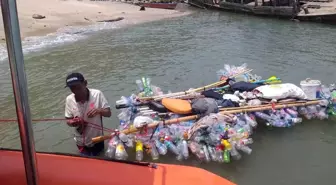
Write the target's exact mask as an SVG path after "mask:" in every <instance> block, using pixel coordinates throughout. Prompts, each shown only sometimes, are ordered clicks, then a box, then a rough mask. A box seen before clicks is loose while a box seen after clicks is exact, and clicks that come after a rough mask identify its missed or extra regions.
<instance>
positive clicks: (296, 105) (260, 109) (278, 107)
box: [220, 100, 320, 114]
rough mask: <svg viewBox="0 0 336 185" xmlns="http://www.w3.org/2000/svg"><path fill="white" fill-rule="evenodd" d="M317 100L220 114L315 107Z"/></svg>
mask: <svg viewBox="0 0 336 185" xmlns="http://www.w3.org/2000/svg"><path fill="white" fill-rule="evenodd" d="M319 103H320V101H319V100H315V101H309V102H304V103H291V104H283V105H275V106H274V107H273V106H272V105H268V106H262V107H256V108H245V109H237V110H228V111H221V112H220V113H221V114H235V113H244V112H258V111H264V110H272V109H283V108H288V107H301V106H308V105H316V104H319Z"/></svg>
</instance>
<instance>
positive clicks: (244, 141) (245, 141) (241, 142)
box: [239, 138, 253, 145]
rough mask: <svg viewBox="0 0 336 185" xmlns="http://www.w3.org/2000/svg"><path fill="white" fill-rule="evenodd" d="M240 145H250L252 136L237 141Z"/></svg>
mask: <svg viewBox="0 0 336 185" xmlns="http://www.w3.org/2000/svg"><path fill="white" fill-rule="evenodd" d="M239 143H240V144H242V145H250V144H252V143H253V139H252V138H247V139H242V140H240V142H239Z"/></svg>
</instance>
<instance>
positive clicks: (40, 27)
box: [0, 0, 191, 43]
mask: <svg viewBox="0 0 336 185" xmlns="http://www.w3.org/2000/svg"><path fill="white" fill-rule="evenodd" d="M17 8H18V16H19V23H20V33H21V39H22V41H23V40H25V39H27V38H29V37H36V36H37V37H38V36H46V35H48V34H51V33H57V32H58V30H60V29H64V28H67V27H70V28H73V27H80V26H90V25H94V24H98V23H99V22H98V21H104V20H111V19H117V18H123V20H118V21H116V22H115V23H117V22H123V24H122V25H123V26H127V25H134V24H140V23H145V22H151V21H157V20H163V19H169V18H174V17H180V16H185V15H189V14H191V11H178V10H165V9H152V8H146V10H145V11H139V10H140V7H139V6H136V5H132V4H127V3H122V2H112V1H90V0H82V1H78V0H29V1H26V0H17ZM34 14H39V15H42V16H45V18H43V19H34V18H33V17H32V16H33V15H34ZM0 23H1V26H0V29H1V32H0V43H5V35H4V28H3V21H2V19H1V21H0ZM112 24H113V23H112Z"/></svg>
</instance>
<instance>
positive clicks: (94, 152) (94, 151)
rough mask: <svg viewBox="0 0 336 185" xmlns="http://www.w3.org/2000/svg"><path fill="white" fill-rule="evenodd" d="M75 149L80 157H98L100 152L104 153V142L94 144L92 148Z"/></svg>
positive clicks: (80, 147) (81, 147)
mask: <svg viewBox="0 0 336 185" xmlns="http://www.w3.org/2000/svg"><path fill="white" fill-rule="evenodd" d="M77 147H78V150H79V152H80V153H81V155H84V156H98V155H99V154H100V153H101V152H102V151H104V141H103V142H99V143H96V144H94V145H93V146H92V147H87V146H78V145H77Z"/></svg>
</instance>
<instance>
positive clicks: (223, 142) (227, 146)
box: [222, 139, 231, 150]
mask: <svg viewBox="0 0 336 185" xmlns="http://www.w3.org/2000/svg"><path fill="white" fill-rule="evenodd" d="M222 145H223V146H224V147H225V150H231V144H230V142H229V141H228V140H226V139H222Z"/></svg>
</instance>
